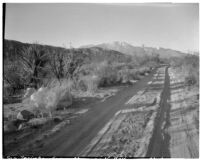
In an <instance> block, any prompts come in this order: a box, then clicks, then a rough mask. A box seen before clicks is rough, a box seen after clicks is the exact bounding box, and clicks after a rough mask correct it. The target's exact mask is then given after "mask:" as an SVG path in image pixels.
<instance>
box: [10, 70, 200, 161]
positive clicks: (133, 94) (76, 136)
mask: <svg viewBox="0 0 200 161" xmlns="http://www.w3.org/2000/svg"><path fill="white" fill-rule="evenodd" d="M168 70H169V71H168ZM183 82H184V80H179V76H178V74H177V73H174V71H173V70H171V68H170V69H168V67H162V68H159V69H158V70H156V71H155V70H154V71H153V72H152V73H151V74H150V75H148V76H145V77H144V78H143V79H141V80H140V81H138V82H137V83H135V84H134V85H132V86H127V87H123V88H122V90H120V91H119V92H118V93H117V94H116V95H115V96H112V97H109V98H108V99H106V100H105V101H104V102H103V101H100V102H97V103H96V104H93V105H91V107H88V108H89V110H88V111H87V112H86V113H85V114H84V115H82V116H81V117H79V118H77V119H76V120H75V121H73V122H71V123H70V124H69V125H67V126H65V127H63V129H61V130H60V132H58V133H55V134H54V135H52V136H51V137H47V138H45V139H44V140H42V146H41V147H37V148H32V147H30V148H29V149H27V150H26V151H25V152H24V151H21V152H19V151H18V152H17V153H10V154H8V155H14V156H16V155H17V156H35V157H36V156H42V157H151V158H177V157H178V158H198V156H199V149H198V142H199V129H198V125H199V124H198V123H199V116H198V112H199V110H198V107H199V103H198V99H197V96H198V90H194V89H192V90H189V89H188V88H186V87H185V86H184V83H183ZM194 91H195V92H194Z"/></svg>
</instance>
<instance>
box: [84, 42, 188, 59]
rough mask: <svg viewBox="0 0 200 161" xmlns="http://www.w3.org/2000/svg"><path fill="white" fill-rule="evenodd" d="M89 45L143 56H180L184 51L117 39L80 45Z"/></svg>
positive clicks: (87, 46) (88, 46)
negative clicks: (140, 45)
mask: <svg viewBox="0 0 200 161" xmlns="http://www.w3.org/2000/svg"><path fill="white" fill-rule="evenodd" d="M90 47H101V48H103V49H107V50H115V51H119V52H121V53H124V54H127V55H132V56H136V57H143V56H145V55H152V54H159V55H160V57H161V58H169V57H180V56H181V57H182V56H183V55H185V53H182V52H180V51H176V50H172V49H165V48H159V49H157V48H153V47H138V46H133V45H131V44H129V43H126V42H119V41H115V42H112V43H102V44H98V45H86V46H81V48H90Z"/></svg>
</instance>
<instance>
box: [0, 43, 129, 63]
mask: <svg viewBox="0 0 200 161" xmlns="http://www.w3.org/2000/svg"><path fill="white" fill-rule="evenodd" d="M30 45H32V44H29V43H22V42H19V41H14V40H4V51H3V56H4V60H6V59H9V60H17V59H18V58H19V54H20V52H21V51H22V49H23V48H27V47H29V46H30ZM39 46H40V47H43V48H45V49H46V51H47V52H48V54H52V53H53V52H52V51H53V50H60V51H63V52H64V50H67V51H68V52H70V51H72V50H73V53H74V55H75V57H76V56H77V57H78V56H79V57H82V58H83V59H84V60H86V61H88V62H91V61H97V62H99V61H103V60H107V61H117V62H124V61H127V60H128V59H129V56H127V55H125V54H123V53H120V52H119V51H115V50H110V49H103V48H100V47H91V48H78V49H65V48H62V47H55V46H49V45H39Z"/></svg>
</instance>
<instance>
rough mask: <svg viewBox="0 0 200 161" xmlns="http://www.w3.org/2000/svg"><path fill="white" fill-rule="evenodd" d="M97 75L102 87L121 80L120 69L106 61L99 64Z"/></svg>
mask: <svg viewBox="0 0 200 161" xmlns="http://www.w3.org/2000/svg"><path fill="white" fill-rule="evenodd" d="M97 75H98V77H99V86H100V87H105V86H109V85H114V84H117V83H119V82H120V78H119V76H118V70H117V69H116V68H114V67H113V66H112V65H110V64H108V63H107V62H105V61H104V62H102V63H101V64H100V65H99V67H98V69H97Z"/></svg>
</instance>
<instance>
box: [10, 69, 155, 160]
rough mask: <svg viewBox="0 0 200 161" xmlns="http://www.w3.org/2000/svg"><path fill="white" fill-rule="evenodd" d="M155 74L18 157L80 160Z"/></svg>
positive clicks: (101, 104)
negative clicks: (79, 157) (112, 119)
mask: <svg viewBox="0 0 200 161" xmlns="http://www.w3.org/2000/svg"><path fill="white" fill-rule="evenodd" d="M154 73H155V71H153V72H152V73H151V74H149V75H148V76H145V77H144V78H143V79H142V80H140V81H138V82H137V83H135V84H134V85H133V86H128V87H125V88H124V89H123V90H121V91H119V92H118V93H117V94H116V95H115V96H112V97H110V98H108V99H107V100H106V101H104V102H101V103H98V104H96V105H94V106H93V107H91V108H90V110H89V111H88V112H87V113H85V114H84V115H83V116H82V117H80V118H78V119H77V120H76V121H75V122H72V124H71V125H68V126H66V127H65V128H63V129H62V130H61V131H60V132H59V133H57V134H55V135H54V136H51V137H50V138H47V139H45V140H44V145H43V147H41V148H39V149H30V150H28V151H27V152H26V153H24V152H23V153H22V154H20V153H18V154H17V155H25V156H49V157H50V156H57V157H75V156H76V157H78V154H79V153H80V152H81V151H82V150H83V149H84V148H85V147H86V146H87V145H88V144H89V142H90V141H91V140H92V139H93V138H94V137H95V136H96V135H97V133H98V132H99V131H100V130H101V129H102V128H103V127H104V125H105V124H106V123H107V122H108V121H109V120H110V118H112V117H113V116H114V114H115V113H116V112H117V111H118V110H120V109H122V108H123V106H124V104H125V102H126V101H127V100H128V99H130V98H131V97H132V96H133V95H135V94H136V93H137V92H138V91H139V90H141V89H143V88H144V87H145V86H146V85H147V82H149V81H150V80H151V79H152V77H153V74H154ZM13 155H15V154H13Z"/></svg>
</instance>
